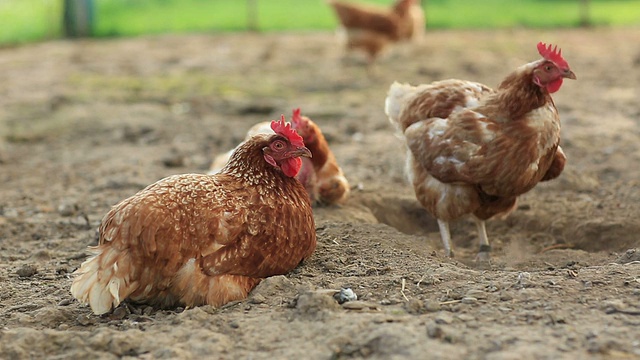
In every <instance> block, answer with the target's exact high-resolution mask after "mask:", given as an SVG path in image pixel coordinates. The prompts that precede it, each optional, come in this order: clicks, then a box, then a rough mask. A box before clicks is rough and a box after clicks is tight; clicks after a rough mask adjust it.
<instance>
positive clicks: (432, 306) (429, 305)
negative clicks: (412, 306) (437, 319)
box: [424, 300, 442, 312]
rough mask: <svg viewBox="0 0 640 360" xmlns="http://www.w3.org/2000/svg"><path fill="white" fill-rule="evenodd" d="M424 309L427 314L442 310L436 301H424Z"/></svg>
mask: <svg viewBox="0 0 640 360" xmlns="http://www.w3.org/2000/svg"><path fill="white" fill-rule="evenodd" d="M424 308H425V310H427V311H428V312H436V311H440V310H441V309H442V306H441V305H440V302H438V301H431V300H428V301H426V302H425V303H424Z"/></svg>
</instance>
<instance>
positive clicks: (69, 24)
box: [0, 0, 640, 45]
mask: <svg viewBox="0 0 640 360" xmlns="http://www.w3.org/2000/svg"><path fill="white" fill-rule="evenodd" d="M358 2H359V3H371V4H381V5H387V4H388V3H389V1H387V0H367V1H365V0H359V1H358ZM422 7H423V8H424V10H425V13H426V14H427V21H426V26H427V28H428V29H476V28H477V29H486V28H514V27H529V28H548V27H562V28H570V27H579V26H633V25H638V24H640V0H518V1H513V0H482V1H476V0H422ZM0 24H2V31H1V32H0V45H12V44H20V43H27V42H35V41H43V40H49V39H57V38H61V37H64V36H70V37H73V36H93V37H99V38H102V37H119V36H137V35H143V34H153V33H170V32H171V33H176V32H229V31H247V30H251V31H264V32H267V31H283V30H296V31H305V30H308V31H313V30H330V29H334V28H335V27H336V18H335V16H333V13H332V11H331V9H330V7H328V6H327V5H326V3H325V0H0Z"/></svg>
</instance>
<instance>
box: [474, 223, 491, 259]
mask: <svg viewBox="0 0 640 360" xmlns="http://www.w3.org/2000/svg"><path fill="white" fill-rule="evenodd" d="M473 219H474V220H475V222H476V227H477V228H478V238H479V239H480V251H478V255H477V256H476V261H489V260H490V258H491V257H490V254H489V253H490V252H491V245H489V238H488V237H487V229H486V228H485V226H484V222H485V221H484V220H480V219H478V218H477V217H475V216H474V217H473Z"/></svg>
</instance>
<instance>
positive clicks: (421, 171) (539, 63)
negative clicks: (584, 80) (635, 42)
mask: <svg viewBox="0 0 640 360" xmlns="http://www.w3.org/2000/svg"><path fill="white" fill-rule="evenodd" d="M538 52H539V53H540V55H541V56H542V59H539V60H536V61H534V62H531V63H528V64H525V65H522V66H520V67H519V68H517V69H516V70H515V71H513V72H512V73H511V74H509V75H508V76H507V77H506V78H505V79H504V80H503V81H502V83H500V85H499V86H498V88H497V89H496V90H493V89H491V88H489V87H487V86H485V85H482V84H479V83H476V82H471V81H464V80H444V81H438V82H434V83H431V84H427V85H419V86H411V85H407V84H399V83H397V82H396V83H394V84H392V85H391V87H390V89H389V93H388V96H387V98H386V101H385V112H386V113H387V115H388V116H389V120H390V121H391V123H392V124H394V125H395V126H396V127H397V129H398V130H400V132H401V133H402V135H403V138H404V139H405V140H406V145H407V148H408V151H407V175H408V178H409V181H410V182H411V183H412V184H413V187H414V190H415V194H416V197H417V198H418V201H419V202H420V203H421V204H422V206H423V207H424V208H425V209H426V210H427V211H428V212H429V213H431V214H432V215H433V216H434V217H435V218H437V220H438V225H439V228H440V235H441V237H442V243H443V245H444V249H445V254H446V255H447V256H452V255H453V253H452V251H451V245H450V240H451V235H450V232H449V222H450V221H452V220H456V219H458V218H460V217H462V216H464V215H468V214H471V215H472V216H473V218H474V219H475V222H476V224H477V229H478V236H479V238H480V252H479V254H478V257H477V259H479V260H486V259H488V258H489V251H490V249H491V248H490V246H489V240H488V238H487V233H486V230H485V220H487V219H489V218H491V217H493V216H496V215H506V214H508V213H509V212H511V211H512V210H513V209H514V208H515V205H516V199H517V197H518V196H519V195H522V194H524V193H526V192H527V191H529V190H531V189H532V188H533V187H535V186H536V184H538V183H539V182H540V181H546V180H551V179H554V178H556V177H557V176H559V175H560V173H561V172H562V170H563V168H564V165H565V161H566V157H565V155H564V153H563V151H562V148H560V146H559V142H560V118H559V116H558V110H557V109H556V107H555V104H554V102H553V99H552V98H551V94H552V93H554V92H556V91H558V90H559V89H560V86H561V85H562V82H563V79H576V76H575V74H574V73H573V72H572V71H571V69H570V68H569V64H568V63H567V62H566V61H565V60H564V59H563V57H562V55H561V51H560V50H557V47H555V48H553V49H552V47H551V45H549V46H546V45H545V44H543V43H539V44H538Z"/></svg>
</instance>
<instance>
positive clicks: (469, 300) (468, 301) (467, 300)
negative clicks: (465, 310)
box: [460, 296, 478, 304]
mask: <svg viewBox="0 0 640 360" xmlns="http://www.w3.org/2000/svg"><path fill="white" fill-rule="evenodd" d="M460 302H461V303H463V304H475V303H477V302H478V299H476V298H474V297H471V296H465V297H463V298H462V300H460Z"/></svg>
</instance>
